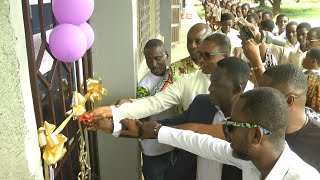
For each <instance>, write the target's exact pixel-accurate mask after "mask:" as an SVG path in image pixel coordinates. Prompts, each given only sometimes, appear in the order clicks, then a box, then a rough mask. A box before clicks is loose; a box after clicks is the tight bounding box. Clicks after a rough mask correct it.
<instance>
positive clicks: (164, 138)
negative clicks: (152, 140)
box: [158, 126, 173, 144]
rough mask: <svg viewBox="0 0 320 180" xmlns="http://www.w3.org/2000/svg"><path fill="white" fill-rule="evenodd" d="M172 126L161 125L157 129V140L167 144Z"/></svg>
mask: <svg viewBox="0 0 320 180" xmlns="http://www.w3.org/2000/svg"><path fill="white" fill-rule="evenodd" d="M172 130H173V128H170V127H167V126H162V127H161V128H160V129H159V131H158V141H159V143H163V144H168V143H169V135H170V132H171V131H172Z"/></svg>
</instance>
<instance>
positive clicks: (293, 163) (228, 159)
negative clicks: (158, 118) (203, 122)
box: [158, 126, 320, 180]
mask: <svg viewBox="0 0 320 180" xmlns="http://www.w3.org/2000/svg"><path fill="white" fill-rule="evenodd" d="M158 140H159V142H160V143H164V144H168V145H172V146H175V147H178V148H181V149H184V150H187V151H189V152H191V153H194V154H197V155H199V156H202V157H205V158H208V159H212V160H216V161H219V162H221V163H224V164H229V165H233V166H236V167H238V168H240V169H242V170H243V172H242V178H243V179H246V180H257V179H261V173H260V172H259V171H258V169H257V168H256V167H255V166H254V164H253V163H252V161H245V160H241V159H237V158H235V157H233V155H232V151H233V150H232V148H231V147H230V143H228V142H227V141H224V140H220V139H218V138H214V137H212V136H209V135H205V134H198V133H194V132H192V131H186V130H178V129H174V128H170V127H165V126H164V127H161V128H160V130H159V133H158ZM278 179H283V180H291V179H295V180H296V179H306V180H309V179H320V174H319V172H318V171H317V170H316V169H314V168H313V167H311V166H310V165H308V164H307V163H305V162H304V161H303V160H302V159H301V158H300V157H299V156H298V155H296V154H295V153H294V152H293V151H291V149H290V148H289V146H288V145H287V144H286V145H285V149H284V151H283V152H282V154H281V156H280V157H279V159H278V161H277V162H276V164H275V166H274V167H273V168H272V170H271V171H270V173H269V174H268V176H267V177H266V180H278Z"/></svg>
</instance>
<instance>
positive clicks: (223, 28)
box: [216, 13, 241, 57]
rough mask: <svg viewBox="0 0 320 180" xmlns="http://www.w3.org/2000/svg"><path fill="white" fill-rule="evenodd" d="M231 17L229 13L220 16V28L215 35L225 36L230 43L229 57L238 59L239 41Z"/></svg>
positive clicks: (237, 32)
mask: <svg viewBox="0 0 320 180" xmlns="http://www.w3.org/2000/svg"><path fill="white" fill-rule="evenodd" d="M233 19H234V17H233V15H232V14H230V13H224V14H222V15H221V23H220V28H219V29H218V30H217V31H216V33H223V34H225V35H227V36H228V37H229V39H230V41H231V55H230V56H236V57H239V51H240V49H241V39H239V38H238V35H239V31H238V30H235V29H233V28H232V27H233Z"/></svg>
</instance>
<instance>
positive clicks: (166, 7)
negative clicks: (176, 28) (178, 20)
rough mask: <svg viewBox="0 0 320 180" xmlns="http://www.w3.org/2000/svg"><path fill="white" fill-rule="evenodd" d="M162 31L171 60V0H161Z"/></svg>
mask: <svg viewBox="0 0 320 180" xmlns="http://www.w3.org/2000/svg"><path fill="white" fill-rule="evenodd" d="M160 12H161V13H160V32H161V35H162V36H163V37H164V44H165V46H166V48H167V50H168V53H169V57H170V62H171V1H168V0H161V1H160Z"/></svg>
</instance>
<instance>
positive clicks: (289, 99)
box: [287, 94, 296, 107]
mask: <svg viewBox="0 0 320 180" xmlns="http://www.w3.org/2000/svg"><path fill="white" fill-rule="evenodd" d="M295 100H296V98H295V97H294V95H292V94H289V95H288V96H287V103H288V105H289V107H291V106H292V105H293V103H294V102H295Z"/></svg>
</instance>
